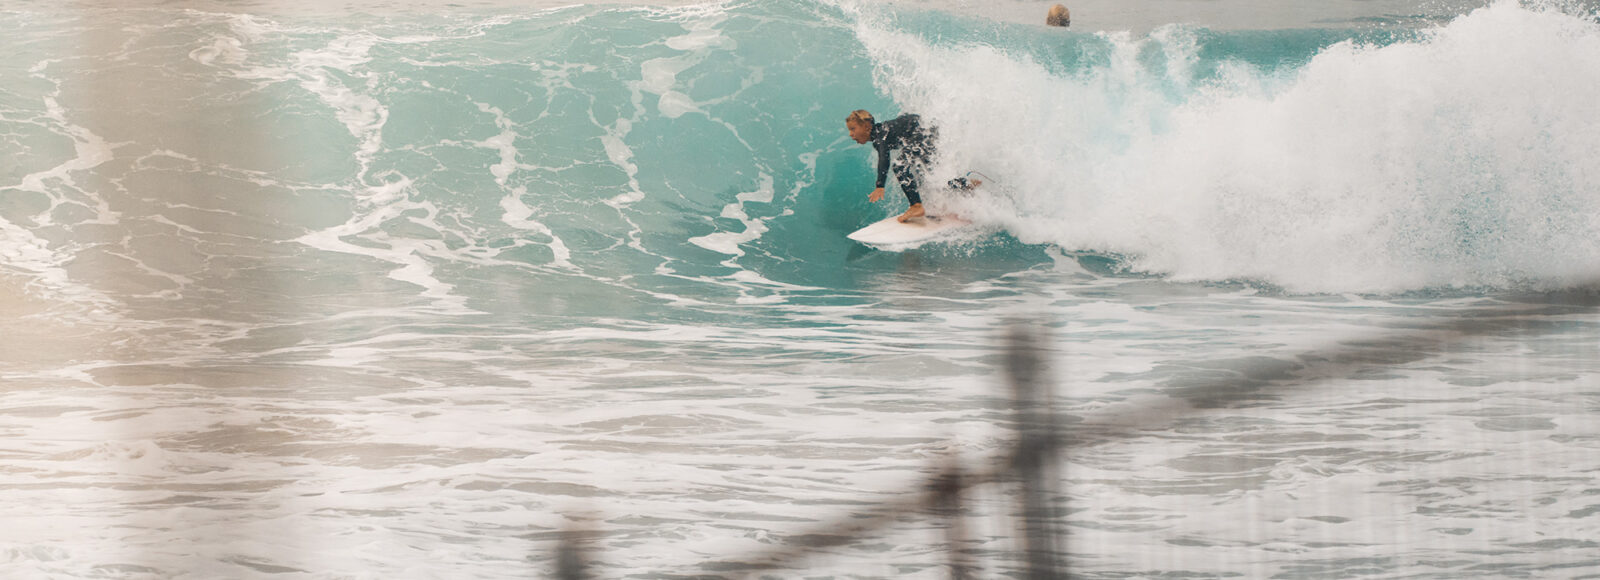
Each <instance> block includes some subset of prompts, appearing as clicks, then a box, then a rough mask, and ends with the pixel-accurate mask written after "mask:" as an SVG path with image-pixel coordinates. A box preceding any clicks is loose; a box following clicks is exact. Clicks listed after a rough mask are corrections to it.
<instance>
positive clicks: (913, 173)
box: [844, 110, 938, 222]
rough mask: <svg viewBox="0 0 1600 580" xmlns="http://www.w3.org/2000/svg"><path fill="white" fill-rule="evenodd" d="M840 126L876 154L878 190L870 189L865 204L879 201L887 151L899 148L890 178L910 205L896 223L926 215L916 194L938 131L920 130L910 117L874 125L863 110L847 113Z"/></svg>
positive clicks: (886, 171) (886, 170) (915, 118)
mask: <svg viewBox="0 0 1600 580" xmlns="http://www.w3.org/2000/svg"><path fill="white" fill-rule="evenodd" d="M844 126H845V129H846V130H848V131H850V138H851V139H855V141H856V143H861V144H863V145H864V144H866V143H867V142H869V141H870V142H871V143H872V148H873V149H876V150H877V151H878V188H877V189H874V190H872V194H871V195H868V196H867V201H871V202H873V203H877V202H878V200H881V199H883V185H884V183H885V182H886V181H887V178H888V176H889V167H890V163H889V152H890V151H891V150H894V149H899V150H900V157H899V159H897V160H896V162H895V163H894V164H893V166H894V178H895V181H897V182H899V183H900V191H902V192H904V193H905V194H906V201H909V202H911V207H910V208H909V209H907V210H906V213H904V214H901V215H900V221H902V222H904V221H906V220H909V219H912V218H919V217H922V216H923V215H926V212H925V211H923V209H922V196H921V195H918V194H917V186H918V184H919V182H920V181H921V173H922V171H924V170H926V169H927V168H928V163H929V161H930V159H931V158H932V157H933V142H934V140H935V139H936V138H937V134H938V131H937V130H935V129H934V128H932V127H923V126H922V118H921V117H918V116H917V115H912V114H906V115H900V116H899V117H895V118H893V119H890V120H888V121H884V122H882V123H875V122H873V119H872V113H868V112H867V111H865V110H857V111H854V112H851V113H850V116H849V117H846V118H845V120H844Z"/></svg>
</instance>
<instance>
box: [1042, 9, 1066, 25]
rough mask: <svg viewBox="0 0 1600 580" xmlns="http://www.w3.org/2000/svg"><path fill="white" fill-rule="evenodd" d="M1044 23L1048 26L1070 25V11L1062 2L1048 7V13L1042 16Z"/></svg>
mask: <svg viewBox="0 0 1600 580" xmlns="http://www.w3.org/2000/svg"><path fill="white" fill-rule="evenodd" d="M1044 23H1045V24H1047V25H1050V26H1070V25H1072V13H1071V12H1068V11H1067V7H1066V6H1065V5H1063V4H1057V5H1055V6H1051V7H1050V13H1049V14H1046V15H1045V16H1044Z"/></svg>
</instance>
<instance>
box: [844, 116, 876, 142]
mask: <svg viewBox="0 0 1600 580" xmlns="http://www.w3.org/2000/svg"><path fill="white" fill-rule="evenodd" d="M844 128H845V129H849V130H850V138H851V139H855V140H856V142H857V143H866V142H868V141H871V140H872V125H868V124H866V123H852V122H850V121H845V122H844Z"/></svg>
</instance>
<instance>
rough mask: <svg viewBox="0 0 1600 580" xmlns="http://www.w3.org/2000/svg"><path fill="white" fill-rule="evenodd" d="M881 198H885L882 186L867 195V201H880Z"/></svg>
mask: <svg viewBox="0 0 1600 580" xmlns="http://www.w3.org/2000/svg"><path fill="white" fill-rule="evenodd" d="M880 199H883V188H882V187H880V188H877V189H874V190H872V194H871V195H868V196H867V201H870V202H872V203H878V200H880Z"/></svg>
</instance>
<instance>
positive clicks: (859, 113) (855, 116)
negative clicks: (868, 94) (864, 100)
mask: <svg viewBox="0 0 1600 580" xmlns="http://www.w3.org/2000/svg"><path fill="white" fill-rule="evenodd" d="M844 122H845V123H846V124H848V123H855V124H857V125H866V126H868V127H871V126H872V113H868V112H867V110H866V109H856V110H854V111H850V116H849V117H845V118H844Z"/></svg>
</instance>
